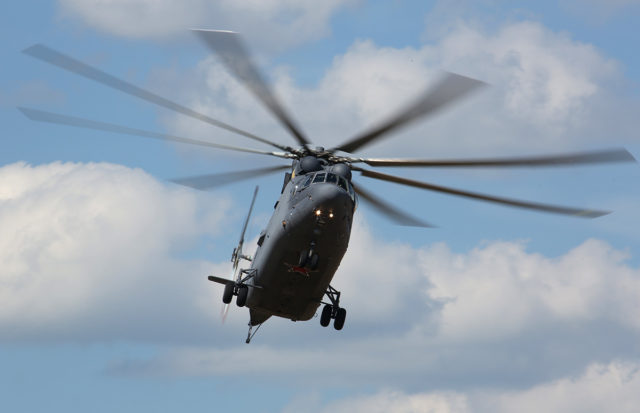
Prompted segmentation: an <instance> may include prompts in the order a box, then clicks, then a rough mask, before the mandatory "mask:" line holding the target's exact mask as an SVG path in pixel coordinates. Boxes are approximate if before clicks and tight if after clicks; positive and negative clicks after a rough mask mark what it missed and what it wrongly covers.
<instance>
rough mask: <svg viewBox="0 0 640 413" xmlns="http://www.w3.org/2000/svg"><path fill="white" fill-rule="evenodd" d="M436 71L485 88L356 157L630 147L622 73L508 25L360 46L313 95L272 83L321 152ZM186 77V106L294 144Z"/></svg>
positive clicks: (252, 106) (221, 85)
mask: <svg viewBox="0 0 640 413" xmlns="http://www.w3.org/2000/svg"><path fill="white" fill-rule="evenodd" d="M442 69H445V70H449V71H453V72H458V73H460V74H463V75H467V76H470V77H474V78H478V79H481V80H483V81H486V82H488V83H489V84H490V85H491V86H490V87H489V88H488V89H486V90H484V91H482V92H480V93H478V94H477V95H476V96H474V97H472V98H471V99H469V100H468V101H466V102H464V103H463V104H460V105H457V106H454V107H453V108H452V110H449V111H447V112H446V113H444V114H443V115H437V116H436V117H435V118H434V119H432V120H430V121H429V122H425V123H419V124H418V125H413V126H411V127H409V128H408V129H407V130H406V131H404V132H401V133H400V135H399V136H396V137H393V139H388V140H387V141H383V142H381V143H379V144H376V145H374V146H372V147H370V148H367V150H366V151H365V152H367V153H374V154H377V153H384V154H386V155H389V154H390V151H393V152H392V154H394V155H408V154H412V155H415V153H416V151H420V152H423V151H424V152H426V151H427V150H429V151H430V152H431V153H436V152H439V153H453V152H454V150H455V152H456V154H458V155H460V152H461V151H462V152H468V153H474V154H478V153H495V152H516V151H517V152H523V151H524V152H528V151H537V152H546V151H550V149H549V148H553V150H557V151H561V150H563V149H567V148H584V147H588V146H590V145H593V144H594V143H600V144H603V143H605V142H606V141H607V140H609V139H610V137H611V136H612V135H614V136H616V138H617V141H624V140H629V139H635V137H634V135H633V134H632V125H633V118H632V117H631V116H630V114H631V109H629V108H633V107H637V103H638V102H636V101H628V99H627V98H626V97H623V94H622V93H621V92H620V90H619V86H620V85H623V84H624V82H625V79H624V77H623V75H622V73H621V71H620V68H619V64H618V63H617V62H615V61H613V60H611V59H609V58H607V57H606V56H604V55H603V54H602V53H601V52H600V51H598V50H597V49H596V48H595V47H594V46H592V45H589V44H585V43H582V42H579V41H577V40H574V39H572V38H571V37H570V36H569V35H568V34H566V33H563V32H554V31H552V30H550V29H547V28H545V27H544V26H542V25H541V24H539V23H536V22H530V21H523V22H515V23H508V24H505V25H503V26H502V27H500V28H499V29H497V30H486V29H483V28H479V27H476V26H474V25H472V24H467V23H459V24H458V25H456V26H455V28H454V29H452V30H450V31H448V32H447V33H446V34H444V35H443V36H442V37H441V38H438V39H437V40H435V41H434V42H432V43H427V44H424V45H423V46H421V47H419V48H412V47H406V48H401V49H398V48H392V47H382V46H378V45H376V44H374V43H373V42H372V41H369V40H358V41H356V42H354V43H353V44H352V45H351V47H349V49H348V50H347V51H346V52H345V53H343V54H342V55H338V56H336V57H334V59H333V62H332V64H331V66H330V67H329V68H328V69H327V70H326V72H325V73H324V75H323V77H322V78H321V79H320V81H319V82H318V84H317V85H313V86H307V87H301V86H298V85H296V82H295V80H294V78H295V72H293V71H292V70H295V69H284V68H279V69H277V70H276V71H275V73H274V76H273V77H274V79H275V85H274V86H275V89H276V90H277V93H278V95H279V96H281V97H282V100H283V101H284V102H286V106H288V107H289V108H292V112H293V114H294V116H295V117H296V118H297V119H298V120H299V121H300V122H299V123H300V124H301V125H302V126H303V128H304V129H305V130H307V132H308V134H309V135H310V136H311V137H312V139H313V140H314V142H316V143H321V144H323V145H324V146H327V147H328V146H330V145H334V144H337V143H339V142H341V141H344V140H346V139H347V138H349V137H350V136H352V135H354V134H356V133H358V132H360V131H362V130H363V129H364V128H367V127H370V126H373V125H375V124H377V123H379V122H380V121H381V120H382V119H384V118H385V117H388V116H390V114H391V113H393V112H395V111H397V110H399V108H400V107H402V106H403V105H405V104H407V103H408V102H410V101H411V100H412V99H414V98H415V96H416V95H417V93H418V92H419V91H421V90H423V89H425V88H426V87H427V86H428V85H429V84H430V83H433V82H434V81H435V80H436V79H437V77H438V75H439V73H440V70H442ZM187 77H189V78H193V77H195V78H197V79H201V80H200V81H199V82H197V85H196V86H192V89H191V91H190V92H186V95H185V96H184V99H185V101H190V102H191V104H190V105H191V106H194V107H195V108H197V109H199V110H203V111H206V112H208V113H210V114H211V115H212V116H217V117H218V118H220V119H223V120H225V121H228V122H230V123H232V124H238V125H243V127H246V128H248V129H249V130H252V131H259V132H260V134H262V135H265V136H269V137H274V139H280V141H282V142H292V141H291V140H290V137H288V136H286V134H285V133H283V132H282V131H281V129H280V127H279V125H278V124H277V123H276V122H275V121H274V120H273V119H272V118H271V117H270V116H269V115H268V114H267V113H266V112H265V111H264V110H262V109H259V108H258V107H259V106H258V105H257V104H256V102H255V99H253V98H252V97H251V96H250V95H249V94H248V93H247V92H246V91H245V90H244V88H243V87H242V86H241V85H239V84H238V83H237V82H235V81H234V80H232V79H231V78H230V76H229V75H228V74H227V73H226V72H225V71H224V70H223V68H222V67H221V65H220V64H219V63H218V62H217V61H216V60H215V59H214V58H208V59H206V60H204V61H203V62H202V63H201V64H200V65H199V67H198V68H197V70H196V74H195V76H187ZM247 113H251V114H252V116H250V117H248V116H247ZM612 119H615V120H616V122H612ZM171 124H172V125H173V128H174V129H176V131H177V132H179V133H191V134H194V133H195V134H197V135H204V133H205V132H204V129H203V131H202V132H198V128H199V125H191V126H186V125H187V123H186V121H184V120H176V121H174V122H171ZM612 125H615V127H614V129H613V130H612V129H611V127H612ZM207 130H209V129H207ZM221 136H224V133H222V134H221ZM391 142H392V143H391Z"/></svg>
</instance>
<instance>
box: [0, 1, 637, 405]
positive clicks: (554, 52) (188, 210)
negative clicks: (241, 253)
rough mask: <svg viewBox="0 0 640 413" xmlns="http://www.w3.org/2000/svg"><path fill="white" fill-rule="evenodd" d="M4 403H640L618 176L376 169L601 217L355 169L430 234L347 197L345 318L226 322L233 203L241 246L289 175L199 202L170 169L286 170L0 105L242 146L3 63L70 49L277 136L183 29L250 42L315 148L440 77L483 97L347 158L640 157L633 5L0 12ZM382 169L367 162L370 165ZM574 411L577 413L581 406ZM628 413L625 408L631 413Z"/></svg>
mask: <svg viewBox="0 0 640 413" xmlns="http://www.w3.org/2000/svg"><path fill="white" fill-rule="evenodd" d="M1 15H2V25H1V26H0V27H2V29H1V30H2V31H3V33H2V34H3V35H2V36H0V45H1V47H0V54H1V55H0V56H1V61H2V65H0V70H1V73H2V76H0V90H1V94H0V122H1V124H2V125H3V129H2V130H3V133H2V140H3V143H4V145H3V151H1V152H0V227H2V228H3V230H2V231H1V234H0V251H1V252H0V257H1V258H0V262H2V263H3V264H2V266H0V365H1V366H2V369H0V389H2V390H0V396H2V397H0V400H1V401H0V403H1V405H2V408H3V410H7V411H30V412H38V411H87V410H91V411H114V410H118V411H123V412H128V411H175V410H177V409H182V410H188V411H204V410H207V411H209V410H211V409H212V408H214V409H217V408H220V409H222V408H225V409H227V410H231V411H237V410H248V409H253V410H257V411H265V412H288V411H301V410H307V411H317V412H323V411H329V410H330V411H397V412H413V411H418V412H421V411H437V412H475V411H480V412H484V411H492V412H493V411H505V412H506V411H514V410H518V411H528V410H527V409H529V410H530V411H560V410H561V411H581V412H582V411H604V410H607V411H633V409H634V408H635V406H637V405H638V403H640V399H639V396H638V394H637V393H638V392H637V388H638V387H639V386H640V347H638V344H637V343H639V342H640V340H639V339H640V322H639V321H638V317H637V315H638V314H639V310H640V308H639V307H638V303H639V302H640V253H638V251H639V248H640V239H639V237H638V236H637V232H638V226H637V222H638V219H639V218H640V216H639V214H638V210H639V208H640V193H639V192H638V185H637V182H639V180H640V168H639V167H638V165H637V164H623V165H603V166H595V167H579V168H578V167H576V168H551V169H547V170H529V169H521V170H513V171H497V170H487V171H447V170H426V171H425V170H409V171H406V170H405V171H400V170H394V171H390V172H392V173H397V174H401V175H403V176H408V177H412V178H415V179H421V180H426V181H429V182H434V183H439V184H443V185H449V186H453V187H458V188H463V189H469V190H475V191H479V192H486V193H492V194H496V195H502V196H512V197H518V198H523V199H530V200H535V201H540V202H551V203H557V204H565V205H575V206H585V207H591V208H601V209H607V210H612V211H614V212H613V213H612V214H611V215H608V216H605V217H602V218H599V219H595V220H583V219H577V218H570V217H562V216H553V215H548V214H540V213H535V212H528V211H522V210H512V209H509V208H504V207H501V206H495V205H490V204H482V203H478V202H475V201H471V200H464V199H456V198H452V197H449V196H446V195H440V194H431V193H424V192H421V191H418V190H410V189H407V188H403V187H398V186H394V185H392V184H385V183H377V182H373V181H370V180H368V179H367V178H363V177H358V176H357V175H356V177H355V179H356V180H357V182H359V183H362V184H363V185H366V187H367V188H368V189H370V190H376V191H380V192H379V193H381V194H384V196H385V197H386V198H387V199H388V200H390V201H391V202H393V203H394V204H396V205H398V206H402V208H403V209H405V210H407V211H408V212H410V213H412V214H413V215H416V216H419V217H422V218H424V219H426V220H428V221H429V222H433V223H434V224H436V225H437V226H438V228H436V229H429V230H424V229H416V228H405V227H398V226H395V225H393V224H391V223H389V222H388V221H387V220H385V219H383V218H381V217H380V216H379V215H377V214H376V213H375V212H374V211H371V210H370V209H369V208H367V206H366V205H362V206H361V207H360V208H359V209H358V211H357V220H356V225H355V227H354V230H353V233H352V238H351V243H350V247H349V251H348V253H347V255H346V256H345V258H344V260H343V264H342V266H341V268H340V270H339V271H338V273H337V274H336V276H335V278H334V282H333V285H334V286H335V287H336V288H338V289H340V290H342V291H343V303H344V305H345V307H346V308H347V310H348V312H349V313H348V316H347V323H346V326H345V329H344V330H343V331H341V332H336V331H333V330H329V329H322V328H321V327H320V326H319V325H318V324H319V323H318V322H317V320H316V319H313V320H310V321H309V322H305V323H295V324H294V323H291V322H290V321H287V320H281V319H273V320H270V321H269V322H268V323H267V324H265V325H264V326H263V329H262V330H261V331H260V332H259V333H258V335H257V336H256V339H255V341H254V343H252V344H251V345H250V346H246V345H245V344H244V340H243V339H244V334H245V330H246V322H247V318H248V314H247V312H246V310H244V309H238V308H235V307H232V308H231V311H230V314H229V317H228V319H227V321H226V323H224V324H222V323H221V321H220V309H221V303H220V297H221V294H222V291H221V289H220V288H218V287H217V286H215V285H211V283H208V282H207V281H206V279H205V276H206V275H208V274H218V275H225V274H228V273H229V271H230V266H229V263H228V257H229V254H230V252H231V250H232V249H233V247H234V246H235V245H234V244H235V242H236V239H237V236H238V233H239V231H240V227H241V222H242V219H243V216H244V214H245V211H246V208H247V207H248V202H249V200H250V196H251V194H252V188H253V186H254V185H255V184H256V183H257V184H259V185H260V194H259V197H258V202H257V206H256V210H255V214H254V217H253V219H252V221H251V225H250V226H249V233H248V236H249V237H250V238H251V239H252V242H251V244H253V243H254V241H253V240H255V237H256V236H257V234H258V233H259V231H260V229H261V228H262V227H263V226H264V225H265V224H266V221H267V220H268V218H269V214H270V211H271V208H272V205H273V203H274V202H275V200H276V199H277V195H278V193H279V189H280V186H281V177H280V176H277V175H276V176H270V177H265V178H260V179H259V180H257V182H245V183H240V184H237V185H233V186H229V187H224V188H220V189H219V190H216V191H212V192H206V193H201V192H195V191H191V190H188V189H185V188H182V187H178V186H175V185H173V184H170V183H168V182H167V180H168V179H171V178H175V177H180V176H188V175H194V174H199V173H213V172H222V171H229V170H233V169H242V168H249V167H253V166H255V165H265V166H266V165H272V164H277V161H274V160H271V159H262V158H259V157H257V159H256V157H252V156H248V155H243V154H240V155H236V154H228V153H221V152H216V151H208V150H203V149H201V148H190V147H188V148H185V147H181V146H179V145H177V144H170V143H163V142H155V141H150V140H145V139H142V138H133V137H125V136H117V135H110V134H107V133H101V132H92V131H86V130H80V129H73V128H65V127H62V126H55V125H47V124H40V123H35V122H30V121H29V120H27V119H26V118H24V117H23V116H22V115H21V114H20V113H19V112H18V111H17V110H16V107H17V106H27V107H33V108H37V109H43V110H49V111H54V112H60V113H64V114H69V115H75V116H82V117H87V118H90V119H96V120H102V121H107V122H114V123H118V124H122V125H125V126H131V127H137V128H141V129H148V130H153V131H159V132H166V133H173V134H178V135H184V136H190V137H195V138H200V139H211V140H212V141H215V142H219V143H233V144H236V145H247V146H251V147H256V148H260V147H259V145H254V144H253V143H251V142H245V141H243V140H242V139H241V138H238V137H235V136H233V135H230V134H228V133H226V132H224V131H219V130H216V129H214V128H211V127H209V126H207V125H200V124H197V123H196V121H194V120H191V119H185V118H182V117H180V116H178V115H175V114H173V113H168V112H167V111H165V110H162V109H159V108H156V107H153V106H151V105H149V104H146V103H145V102H140V101H138V100H136V99H134V98H132V97H130V96H127V95H122V94H120V93H118V92H116V91H113V90H110V89H108V88H105V87H104V86H101V85H97V84H94V83H93V82H91V81H88V80H86V79H83V78H80V77H77V76H74V75H71V74H69V73H67V72H64V71H61V70H59V69H58V68H55V67H53V66H49V65H46V64H44V63H42V62H40V61H37V60H35V59H33V58H31V57H29V56H27V55H25V54H23V53H21V51H22V50H23V49H25V48H26V47H29V46H31V45H32V44H35V43H44V44H46V45H48V46H50V47H53V48H55V49H58V50H60V51H62V52H64V53H67V54H70V55H72V56H74V57H76V58H79V59H81V60H83V61H85V62H88V63H90V64H93V65H96V66H98V67H100V68H101V69H103V70H105V71H106V72H108V73H111V74H114V75H116V76H118V77H121V78H123V79H126V80H127V81H130V82H133V83H135V84H138V85H140V86H142V87H144V88H147V89H149V90H152V91H154V92H156V93H158V94H161V95H163V96H166V97H168V98H170V99H173V100H175V101H176V102H179V103H181V104H184V105H186V106H189V107H193V108H195V109H197V110H200V111H203V112H205V113H207V114H209V115H211V116H213V117H214V118H217V119H220V120H222V121H225V122H228V123H231V124H233V125H236V126H238V127H240V128H243V129H246V130H249V131H252V132H255V133H257V134H259V135H260V136H264V137H267V138H269V139H273V140H276V141H278V142H281V143H284V144H292V143H293V141H292V139H291V137H290V136H288V135H287V133H286V132H285V131H283V130H282V129H281V128H280V127H279V125H278V124H277V122H276V121H275V120H273V119H272V118H271V117H270V116H269V115H268V114H267V113H266V112H265V111H264V109H263V108H261V107H260V106H259V105H258V104H257V103H256V102H255V101H254V99H252V97H251V96H250V95H249V94H248V93H247V92H246V91H245V90H244V89H243V88H242V87H241V85H239V84H238V83H237V82H236V81H235V80H234V79H233V78H232V77H231V76H230V75H228V74H227V73H226V72H225V71H224V69H223V67H222V66H221V65H220V63H219V62H218V61H217V60H216V59H215V58H214V57H211V56H210V55H209V54H208V52H207V50H206V49H205V47H203V45H202V44H200V43H199V41H198V39H197V38H195V36H193V35H192V34H190V33H189V32H188V30H186V29H188V28H191V27H204V28H216V29H230V30H236V31H239V32H242V33H243V34H244V36H245V38H246V40H247V42H248V44H249V46H250V48H251V50H252V51H253V53H254V55H255V57H256V59H257V61H258V62H259V64H260V66H261V68H262V69H263V71H264V73H265V75H266V76H267V78H268V79H269V81H270V83H271V84H272V85H273V86H274V89H275V90H276V92H277V94H278V95H279V96H280V97H281V99H282V100H283V101H284V102H285V104H286V105H287V107H288V108H290V112H291V113H292V114H293V115H294V116H295V118H296V119H297V120H298V122H299V123H300V124H301V125H302V127H303V129H304V130H305V131H306V132H307V133H308V134H309V136H311V137H312V140H313V141H314V143H317V144H322V145H324V146H327V147H328V146H331V145H332V144H336V143H338V142H341V141H343V140H346V139H347V138H349V137H350V136H352V135H354V134H356V133H357V132H358V131H361V130H363V129H364V128H366V127H367V126H370V125H373V124H375V123H376V122H377V121H379V120H380V119H382V118H384V117H385V116H386V115H388V114H390V113H392V112H393V111H394V110H395V109H397V108H398V107H400V106H402V104H403V103H405V102H408V101H410V100H411V98H412V97H413V96H415V94H416V93H418V92H419V91H420V90H422V89H423V88H424V87H426V86H427V85H428V84H429V83H430V82H431V81H433V79H435V77H436V76H437V74H438V73H439V71H441V70H449V71H453V72H456V73H460V74H463V75H466V76H470V77H474V78H477V79H480V80H483V81H485V82H487V83H489V85H490V87H488V88H486V90H484V91H482V92H480V93H478V94H476V95H474V96H473V97H471V98H470V99H468V100H466V101H465V102H463V103H461V104H460V105H457V106H456V107H454V108H452V109H451V110H449V111H447V112H445V113H443V114H442V115H441V116H438V117H435V118H433V119H430V120H428V121H425V122H420V123H418V124H416V125H413V126H412V127H410V128H407V129H406V130H403V131H401V132H400V133H398V134H396V135H394V136H392V137H390V138H388V139H386V140H384V141H382V142H380V143H378V144H376V145H372V146H371V147H369V148H367V150H366V151H363V153H362V154H363V155H372V156H419V157H452V156H453V157H472V156H481V155H513V154H518V155H529V154H540V153H558V152H563V151H581V150H590V149H602V148H617V147H625V148H626V149H628V150H629V151H630V152H631V153H632V154H633V155H634V156H635V157H636V158H637V157H639V156H640V141H639V140H638V134H637V130H638V126H639V124H638V120H637V113H638V111H639V109H640V87H639V85H640V59H639V58H638V56H637V50H636V49H637V45H636V44H635V43H636V42H635V39H636V38H637V37H638V35H639V34H640V33H639V32H638V29H637V20H638V17H639V15H640V3H638V2H637V1H634V0H618V1H613V2H612V1H599V0H588V1H577V0H565V1H561V2H555V3H552V2H518V3H517V4H515V5H514V4H513V2H506V1H481V2H467V1H462V0H460V1H434V2H413V1H401V0H398V1H393V2H382V1H364V0H352V1H338V0H333V1H327V2H322V4H320V3H319V2H313V1H302V2H287V1H279V0H278V1H271V2H263V3H260V2H244V3H237V4H234V3H231V2H205V1H200V0H189V1H183V2H171V1H157V2H149V1H144V0H111V1H101V2H95V1H82V0H59V1H57V2H56V1H51V2H45V1H43V2H38V3H37V6H36V5H35V4H26V3H17V2H13V3H11V4H8V5H3V13H1ZM385 172H386V171H385ZM589 409H591V410H589ZM625 409H626V410H625Z"/></svg>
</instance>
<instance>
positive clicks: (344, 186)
mask: <svg viewBox="0 0 640 413" xmlns="http://www.w3.org/2000/svg"><path fill="white" fill-rule="evenodd" d="M338 186H339V187H340V188H342V189H344V190H345V191H347V192H349V184H347V180H346V179H344V178H343V177H340V180H339V181H338Z"/></svg>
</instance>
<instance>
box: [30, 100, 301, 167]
mask: <svg viewBox="0 0 640 413" xmlns="http://www.w3.org/2000/svg"><path fill="white" fill-rule="evenodd" d="M18 110H20V112H22V113H23V114H24V115H25V116H26V117H27V118H29V119H30V120H33V121H37V122H47V123H54V124H58V125H66V126H72V127H76V128H85V129H93V130H99V131H104V132H113V133H119V134H122V135H132V136H141V137H143V138H152V139H159V140H164V141H173V142H180V143H187V144H190V145H200V146H208V147H211V148H217V149H225V150H230V151H237V152H248V153H257V154H260V155H271V156H276V157H278V158H289V155H288V154H287V153H284V152H269V151H261V150H258V149H251V148H240V147H236V146H229V145H221V144H217V143H213V142H206V141H201V140H197V139H191V138H183V137H180V136H175V135H169V134H166V133H158V132H151V131H146V130H142V129H136V128H129V127H127V126H120V125H116V124H114V123H107V122H100V121H96V120H91V119H84V118H78V117H75V116H67V115H61V114H58V113H53V112H47V111H44V110H38V109H31V108H22V107H19V108H18Z"/></svg>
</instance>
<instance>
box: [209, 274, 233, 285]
mask: <svg viewBox="0 0 640 413" xmlns="http://www.w3.org/2000/svg"><path fill="white" fill-rule="evenodd" d="M207 278H208V279H209V281H213V282H214V283H218V284H222V285H227V284H233V280H227V279H226V278H222V277H216V276H214V275H210V276H209V277H207Z"/></svg>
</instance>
